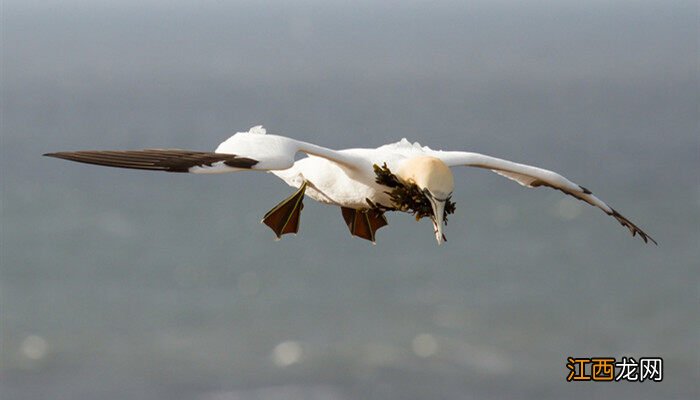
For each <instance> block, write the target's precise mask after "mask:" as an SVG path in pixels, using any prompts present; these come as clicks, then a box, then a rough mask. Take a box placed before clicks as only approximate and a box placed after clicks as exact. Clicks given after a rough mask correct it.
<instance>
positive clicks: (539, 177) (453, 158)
mask: <svg viewBox="0 0 700 400" xmlns="http://www.w3.org/2000/svg"><path fill="white" fill-rule="evenodd" d="M430 154H431V155H433V156H435V157H437V158H440V159H441V160H442V161H443V162H445V164H447V165H448V166H450V167H456V166H467V167H477V168H485V169H490V170H491V171H493V172H495V173H497V174H499V175H501V176H504V177H506V178H508V179H510V180H513V181H516V182H518V183H519V184H521V185H522V186H526V187H531V188H533V187H539V186H547V187H550V188H553V189H557V190H560V191H562V192H564V193H566V194H568V195H570V196H573V197H576V198H577V199H579V200H582V201H585V202H586V203H588V204H590V205H592V206H595V207H598V208H600V209H601V210H603V211H604V212H605V213H606V214H608V215H610V216H612V217H614V218H615V219H616V220H617V221H618V222H620V224H622V225H623V226H624V227H626V228H627V229H629V230H630V232H631V233H632V236H634V235H637V234H639V236H640V237H641V238H642V239H643V240H644V241H645V242H646V241H647V240H651V241H652V242H653V243H654V244H656V241H655V240H654V239H652V238H651V236H649V235H648V234H646V233H645V232H644V231H642V230H641V229H640V228H639V227H638V226H636V225H635V224H634V223H632V222H631V221H630V220H628V219H627V218H625V217H624V216H622V215H621V214H620V213H618V212H617V211H615V210H614V209H613V208H612V207H610V206H609V205H607V204H606V203H605V202H603V201H602V200H600V199H599V198H597V197H596V196H594V195H593V194H592V193H591V191H590V190H588V189H586V188H584V187H583V186H580V185H577V184H576V183H574V182H572V181H570V180H568V179H567V178H565V177H563V176H562V175H559V174H558V173H556V172H553V171H550V170H547V169H543V168H538V167H533V166H531V165H525V164H519V163H515V162H512V161H508V160H503V159H500V158H496V157H491V156H487V155H484V154H479V153H470V152H463V151H430Z"/></svg>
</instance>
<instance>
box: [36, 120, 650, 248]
mask: <svg viewBox="0 0 700 400" xmlns="http://www.w3.org/2000/svg"><path fill="white" fill-rule="evenodd" d="M300 152H301V153H305V154H306V155H307V157H305V158H302V159H300V160H296V155H297V153H300ZM46 155H48V156H52V157H57V158H63V159H68V160H72V161H78V162H84V163H91V164H99V165H105V166H112V167H119V168H134V169H146V170H160V171H167V172H190V173H225V172H237V171H250V170H253V171H255V170H257V171H265V172H270V173H272V174H274V175H276V176H277V177H279V178H280V179H282V180H283V181H284V182H286V183H287V184H288V185H290V186H292V187H295V188H298V189H299V190H298V191H297V193H295V194H294V195H293V196H291V197H290V198H288V199H286V200H285V201H283V202H282V203H280V204H279V205H278V206H276V207H275V208H274V209H273V210H271V211H270V212H268V214H266V215H265V218H264V219H263V222H265V223H266V224H267V225H268V226H270V227H271V228H272V229H273V230H274V231H275V233H276V234H277V237H278V238H279V237H280V236H281V235H283V234H285V233H296V232H297V230H298V228H299V218H300V217H299V215H300V212H301V209H302V200H303V197H304V196H305V195H306V196H308V197H311V198H312V199H314V200H316V201H318V202H320V203H324V204H330V205H335V206H340V207H341V208H342V211H343V218H344V219H345V221H346V223H347V224H348V227H349V228H350V230H351V233H352V234H353V235H355V236H359V237H362V238H365V239H368V240H371V241H372V242H374V232H375V231H376V230H377V229H379V228H381V227H382V226H384V225H386V224H387V223H386V218H385V217H384V215H383V214H384V212H385V211H388V210H396V211H407V212H413V213H414V214H416V215H417V216H418V217H421V216H430V217H431V219H432V220H433V224H434V227H435V235H436V239H437V241H438V243H441V242H442V240H443V238H444V236H443V234H442V230H443V225H444V217H446V215H447V213H449V212H452V211H454V210H453V207H452V210H451V211H450V207H449V203H450V198H451V195H452V191H453V188H454V182H453V176H452V173H451V171H450V168H451V167H457V166H470V167H477V168H485V169H489V170H492V171H493V172H495V173H497V174H499V175H502V176H504V177H506V178H508V179H511V180H514V181H516V182H518V183H519V184H520V185H523V186H525V187H539V186H547V187H551V188H554V189H557V190H560V191H562V192H564V193H565V194H568V195H570V196H573V197H576V198H578V199H579V200H582V201H585V202H587V203H588V204H591V205H593V206H595V207H598V208H600V209H601V210H603V211H604V212H605V213H606V214H608V215H610V216H613V217H614V218H615V219H617V221H618V222H620V223H621V224H622V225H623V226H625V227H626V228H628V229H629V230H630V232H631V233H632V235H633V236H634V235H636V234H639V235H640V237H641V238H642V239H644V241H645V242H646V241H647V240H651V241H652V242H654V243H656V242H655V241H654V240H653V239H652V238H651V237H649V236H648V235H647V234H646V233H645V232H643V231H642V230H641V229H639V227H637V226H636V225H634V224H633V223H632V222H630V221H629V220H628V219H626V218H625V217H623V216H622V215H620V214H619V213H618V212H617V211H615V210H614V209H612V208H611V207H609V206H608V205H607V204H605V203H604V202H603V201H602V200H600V199H599V198H597V197H596V196H594V195H593V194H592V193H591V192H590V191H589V190H588V189H586V188H584V187H582V186H579V185H577V184H575V183H574V182H571V181H570V180H568V179H566V178H565V177H563V176H561V175H559V174H557V173H555V172H552V171H549V170H546V169H542V168H538V167H533V166H529V165H524V164H518V163H514V162H511V161H507V160H503V159H499V158H495V157H490V156H486V155H483V154H479V153H470V152H463V151H436V150H432V149H430V148H429V147H424V146H421V145H420V144H418V143H410V142H409V141H407V140H406V139H402V140H401V141H399V142H396V143H391V144H386V145H383V146H380V147H378V148H375V149H372V148H353V149H344V150H331V149H328V148H325V147H321V146H318V145H315V144H312V143H307V142H302V141H298V140H294V139H290V138H287V137H284V136H278V135H268V134H266V131H265V129H263V128H262V126H256V127H253V128H251V129H250V130H249V131H248V132H239V133H236V134H235V135H233V136H231V137H230V138H229V139H227V140H226V141H224V142H223V143H221V144H220V145H219V146H218V147H217V148H216V150H215V151H214V152H213V153H212V152H194V151H186V150H136V151H77V152H60V153H51V154H46ZM384 166H385V167H386V168H388V169H387V170H385V171H389V172H386V173H387V174H389V176H391V178H390V179H393V180H391V181H390V182H389V183H387V182H386V181H382V180H381V179H380V176H379V173H378V171H377V170H376V169H377V168H380V167H384ZM401 196H403V197H401ZM406 198H408V200H401V201H405V202H406V203H403V204H397V203H396V202H397V201H399V200H397V199H406ZM416 199H417V200H416ZM424 200H425V201H424ZM426 204H429V206H426ZM446 205H448V207H447V208H446ZM419 206H420V208H421V209H422V210H423V211H421V212H419V211H417V209H416V207H419ZM452 206H454V204H452ZM426 207H427V208H428V209H432V210H431V212H430V213H426V212H425V209H426ZM446 210H447V211H446Z"/></svg>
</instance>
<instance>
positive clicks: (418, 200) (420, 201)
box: [374, 163, 455, 223]
mask: <svg viewBox="0 0 700 400" xmlns="http://www.w3.org/2000/svg"><path fill="white" fill-rule="evenodd" d="M374 174H375V175H376V178H375V182H377V183H378V184H380V185H384V186H386V187H389V188H391V190H390V191H387V192H386V193H387V194H388V195H389V197H390V198H391V202H392V203H393V204H394V208H392V209H386V210H387V211H403V212H407V213H411V214H413V215H414V216H415V217H416V220H419V219H421V218H423V217H431V218H432V217H433V207H432V206H431V205H430V200H428V198H427V197H426V196H425V194H424V193H423V191H422V190H421V189H420V188H419V187H418V186H417V185H416V184H408V185H407V184H405V183H403V182H401V181H400V180H399V178H398V177H396V175H394V174H393V173H392V172H391V171H390V170H389V168H388V167H387V166H386V163H384V165H382V166H381V167H380V166H378V165H377V164H374ZM454 212H455V203H454V202H453V201H452V200H451V198H450V197H448V198H447V200H446V201H445V213H444V215H443V218H444V220H445V223H447V216H448V215H449V214H453V213H454Z"/></svg>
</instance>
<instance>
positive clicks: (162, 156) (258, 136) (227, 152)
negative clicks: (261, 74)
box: [44, 126, 365, 173]
mask: <svg viewBox="0 0 700 400" xmlns="http://www.w3.org/2000/svg"><path fill="white" fill-rule="evenodd" d="M265 133H266V132H265V129H263V127H262V126H256V127H253V128H251V129H250V131H248V132H239V133H236V134H235V135H233V136H231V137H230V138H229V139H227V140H226V141H224V142H223V143H221V144H220V145H219V147H218V148H217V149H216V150H215V151H214V152H202V151H192V150H177V149H146V150H117V151H115V150H87V151H85V150H83V151H64V152H57V153H47V154H44V155H45V156H48V157H56V158H62V159H65V160H70V161H77V162H81V163H87V164H96V165H103V166H107V167H116V168H130V169H142V170H150V171H165V172H191V173H222V172H236V171H244V170H259V171H271V170H283V169H287V168H290V167H291V166H292V165H294V161H295V156H296V154H297V153H299V152H302V153H306V154H311V155H314V156H318V157H322V158H325V159H328V160H330V161H332V162H335V163H337V164H338V165H339V166H341V167H344V168H348V169H355V168H360V167H361V166H362V164H363V162H365V161H364V160H361V159H357V158H355V157H353V156H352V155H349V154H344V153H342V152H339V151H335V150H331V149H327V148H325V147H321V146H317V145H314V144H311V143H306V142H302V141H299V140H294V139H290V138H287V137H284V136H278V135H267V134H265Z"/></svg>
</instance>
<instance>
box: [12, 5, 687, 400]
mask: <svg viewBox="0 0 700 400" xmlns="http://www.w3.org/2000/svg"><path fill="white" fill-rule="evenodd" d="M697 21H698V8H697V4H694V2H684V1H679V2H673V3H665V2H631V1H630V2H628V1H621V2H616V3H614V4H608V3H607V2H599V1H594V2H586V4H579V3H578V2H573V1H564V2H560V1H537V2H528V4H520V3H518V2H514V1H498V2H486V1H478V2H474V3H470V4H467V5H464V4H461V3H458V2H446V3H441V4H437V5H435V4H427V3H422V2H389V3H381V4H376V3H373V2H361V3H358V4H352V5H350V4H344V3H340V2H338V3H326V2H301V3H298V4H296V5H294V6H292V5H289V4H287V3H286V2H273V3H270V4H268V5H264V6H262V5H258V4H256V3H255V2H243V3H231V4H229V3H223V2H215V1H204V2H198V3H197V4H196V5H193V4H189V3H185V2H160V1H149V2H126V3H116V2H115V3H112V2H80V1H68V2H48V3H43V2H34V1H29V2H19V1H6V2H3V4H2V13H1V23H0V25H2V27H1V28H0V29H1V35H2V36H1V37H0V41H1V44H2V54H1V60H2V68H1V71H0V73H1V75H0V77H1V82H0V83H1V86H0V90H1V91H2V93H1V94H2V104H1V111H2V114H1V116H0V123H1V125H0V128H1V133H2V136H1V139H0V140H1V142H0V173H1V180H0V186H1V188H2V189H1V196H2V199H1V203H0V205H1V207H2V208H1V210H2V211H1V215H0V227H1V235H0V266H1V269H0V333H1V335H0V339H1V342H0V345H1V347H0V369H1V372H0V394H1V395H2V398H3V399H97V398H99V399H107V400H109V399H124V398H129V399H198V400H199V399H202V400H210V399H222V400H223V399H236V400H239V399H245V400H247V399H465V398H467V399H468V398H479V399H503V398H531V399H559V398H571V399H584V398H612V397H613V396H615V397H617V398H634V399H657V398H667V399H691V398H697V397H698V395H700V387H699V386H698V383H697V382H698V381H697V378H698V376H699V375H700V354H699V352H698V349H699V348H700V346H699V344H700V319H699V317H700V315H699V305H700V303H699V300H700V280H699V278H700V270H699V268H698V267H699V265H698V261H697V260H698V259H700V258H699V256H700V254H699V253H700V251H699V250H698V245H699V244H700V181H699V180H698V170H699V167H700V154H699V151H700V143H699V138H700V136H699V135H698V130H699V128H700V126H699V124H698V107H699V105H700V103H699V95H698V93H699V90H698V89H699V86H698V39H697ZM257 124H264V125H265V126H266V128H267V129H268V132H271V133H279V134H283V135H287V136H290V137H294V138H297V139H302V140H306V141H311V142H314V143H318V144H320V145H324V146H327V147H331V148H345V147H375V146H379V145H381V144H384V143H389V142H394V141H397V140H399V139H401V138H402V137H406V138H408V139H409V140H418V141H420V142H421V144H424V145H429V146H431V147H432V148H444V149H463V150H471V151H479V152H483V153H486V154H490V155H493V156H497V157H503V158H507V159H511V160H514V161H519V162H524V163H532V164H535V165H538V166H542V167H545V168H549V169H552V170H555V171H558V172H561V173H562V174H564V175H565V176H567V177H569V178H571V179H572V180H574V181H575V182H577V183H580V184H582V185H583V186H586V187H588V188H589V189H591V190H592V191H593V192H594V193H596V194H597V195H599V197H601V198H602V199H603V200H604V201H606V202H608V203H609V204H611V205H612V206H614V207H615V208H616V209H617V210H619V211H620V212H621V213H623V214H624V215H625V216H627V217H629V218H630V219H631V220H632V221H634V222H636V223H638V224H639V225H640V226H641V227H642V228H643V229H645V230H646V231H647V232H649V233H650V234H651V235H652V236H653V237H654V238H655V239H657V240H658V242H659V246H658V247H657V246H653V245H645V244H644V243H643V242H642V241H641V240H639V239H638V238H631V237H630V235H629V233H628V232H627V231H626V229H624V228H622V227H621V226H619V224H617V222H615V221H614V220H613V219H611V218H609V217H607V216H606V215H604V214H603V213H601V212H599V211H598V210H596V209H593V208H591V207H588V206H586V205H585V204H579V203H577V202H575V201H573V200H569V199H566V198H563V196H562V195H561V193H559V192H556V191H552V190H548V189H539V190H526V189H524V188H522V187H520V186H518V185H517V184H515V183H513V182H510V181H508V180H505V179H503V178H501V177H499V176H497V175H495V174H492V173H489V172H485V171H481V170H467V169H460V170H455V180H456V183H457V190H456V191H455V194H454V197H453V199H454V200H455V202H456V204H457V212H456V214H455V215H454V216H451V217H450V221H449V225H448V227H447V231H446V235H447V239H448V241H447V243H445V244H444V245H443V246H440V247H438V246H437V245H436V244H435V241H434V238H433V233H432V227H431V225H430V223H429V222H427V221H420V222H415V221H414V220H413V219H412V218H411V217H410V216H408V215H394V214H392V215H389V226H388V227H386V228H383V229H382V230H380V231H379V232H378V238H377V239H378V240H377V245H376V246H373V245H371V244H369V243H368V242H365V241H362V240H359V239H356V238H351V237H350V235H349V234H348V232H347V228H346V226H345V224H344V223H343V221H342V217H341V215H340V211H339V210H338V209H336V208H332V207H327V206H322V205H319V204H315V203H313V202H311V201H309V200H307V201H306V207H305V209H304V212H303V214H302V222H301V231H300V234H299V235H298V236H296V237H285V238H284V239H283V240H281V241H279V242H275V241H274V240H273V238H274V235H273V234H272V232H271V231H269V229H268V228H267V227H265V226H264V225H261V224H260V223H259V221H260V218H261V217H262V215H263V214H264V213H265V212H266V211H267V210H268V209H269V208H271V207H272V206H273V205H275V204H276V203H277V202H278V201H280V200H281V199H282V198H284V197H286V196H288V195H289V193H290V192H291V189H290V188H289V187H286V186H285V185H284V184H283V183H281V182H280V181H277V180H276V178H275V177H274V176H272V175H269V174H253V173H240V174H230V175H223V176H190V175H184V174H160V173H148V172H142V171H127V170H117V169H108V168H99V167H94V166H85V165H80V164H75V163H68V162H64V161H61V160H56V159H49V158H44V157H41V154H43V153H46V152H50V151H59V150H75V149H135V148H146V147H172V148H189V149H195V150H210V149H213V148H215V147H216V145H217V144H218V143H219V142H221V141H223V140H224V139H225V138H227V137H228V136H229V135H231V134H232V133H234V132H236V131H241V130H247V129H248V128H249V127H251V126H253V125H257ZM630 355H631V356H633V357H636V358H639V357H645V356H650V357H662V358H663V360H664V377H663V382H660V383H653V382H644V383H634V384H633V383H622V382H618V383H603V382H583V383H582V382H575V383H567V382H566V381H565V378H566V375H567V372H568V371H567V369H566V366H565V364H566V358H567V357H568V356H577V357H596V356H611V357H616V358H618V359H619V358H620V357H622V356H630Z"/></svg>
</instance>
